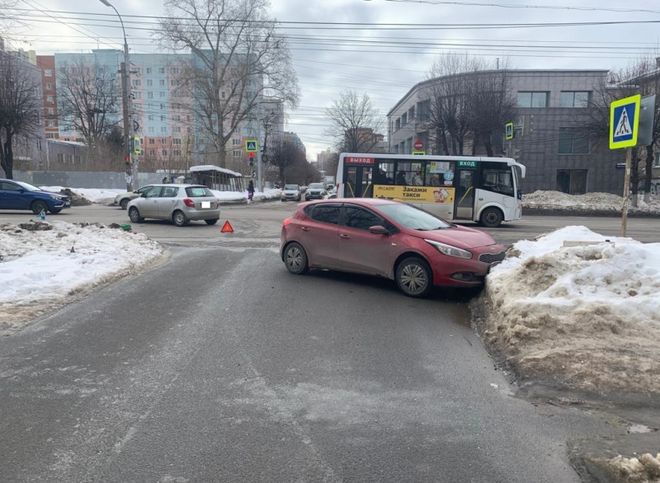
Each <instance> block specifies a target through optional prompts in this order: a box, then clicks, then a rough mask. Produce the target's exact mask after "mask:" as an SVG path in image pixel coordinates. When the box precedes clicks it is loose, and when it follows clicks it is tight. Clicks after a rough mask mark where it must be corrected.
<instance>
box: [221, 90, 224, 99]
mask: <svg viewBox="0 0 660 483" xmlns="http://www.w3.org/2000/svg"><path fill="white" fill-rule="evenodd" d="M221 95H222V98H223V99H224V98H225V91H222V92H221Z"/></svg>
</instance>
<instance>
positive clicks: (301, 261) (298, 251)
mask: <svg viewBox="0 0 660 483" xmlns="http://www.w3.org/2000/svg"><path fill="white" fill-rule="evenodd" d="M284 264H285V265H286V269H287V270H288V271H289V272H291V273H293V274H295V275H302V274H303V273H305V272H307V269H308V264H307V253H306V252H305V249H304V248H303V247H302V245H301V244H300V243H296V242H291V243H289V244H288V245H287V246H286V248H285V249H284Z"/></svg>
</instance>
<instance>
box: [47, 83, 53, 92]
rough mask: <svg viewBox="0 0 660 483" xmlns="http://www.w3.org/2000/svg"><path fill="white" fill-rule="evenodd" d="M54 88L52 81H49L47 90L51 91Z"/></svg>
mask: <svg viewBox="0 0 660 483" xmlns="http://www.w3.org/2000/svg"><path fill="white" fill-rule="evenodd" d="M52 89H53V84H51V83H50V82H48V83H47V84H46V90H49V91H50V90H52Z"/></svg>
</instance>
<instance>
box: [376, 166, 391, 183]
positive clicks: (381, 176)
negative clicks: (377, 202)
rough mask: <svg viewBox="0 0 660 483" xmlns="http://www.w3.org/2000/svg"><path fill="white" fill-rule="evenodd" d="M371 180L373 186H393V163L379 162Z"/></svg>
mask: <svg viewBox="0 0 660 483" xmlns="http://www.w3.org/2000/svg"><path fill="white" fill-rule="evenodd" d="M373 178H374V184H394V162H387V161H380V162H379V163H378V167H377V169H376V170H375V171H374V175H373Z"/></svg>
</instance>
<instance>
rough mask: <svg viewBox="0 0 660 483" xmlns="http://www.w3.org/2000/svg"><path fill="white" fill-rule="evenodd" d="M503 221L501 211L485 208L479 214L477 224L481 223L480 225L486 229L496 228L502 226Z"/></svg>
mask: <svg viewBox="0 0 660 483" xmlns="http://www.w3.org/2000/svg"><path fill="white" fill-rule="evenodd" d="M503 219H504V215H502V211H501V210H500V209H498V208H493V207H491V208H486V209H485V210H484V211H482V212H481V216H480V217H479V223H481V225H483V226H485V227H486V228H497V227H498V226H500V225H501V224H502V220H503Z"/></svg>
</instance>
